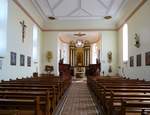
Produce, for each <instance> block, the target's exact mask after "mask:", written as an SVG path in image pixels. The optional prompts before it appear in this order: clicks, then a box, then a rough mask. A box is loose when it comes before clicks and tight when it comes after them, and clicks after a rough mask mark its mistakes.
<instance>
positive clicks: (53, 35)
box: [42, 32, 59, 75]
mask: <svg viewBox="0 0 150 115" xmlns="http://www.w3.org/2000/svg"><path fill="white" fill-rule="evenodd" d="M58 34H59V32H44V35H43V36H44V40H43V52H42V57H43V59H42V68H43V73H44V72H45V71H44V67H45V65H52V66H54V72H53V73H54V74H55V75H58V69H57V68H58V59H59V55H58V39H57V38H58ZM47 51H52V55H53V56H52V60H51V61H50V62H48V60H47V58H46V54H47Z"/></svg>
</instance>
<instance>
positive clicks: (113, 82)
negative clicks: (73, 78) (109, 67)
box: [88, 78, 150, 115]
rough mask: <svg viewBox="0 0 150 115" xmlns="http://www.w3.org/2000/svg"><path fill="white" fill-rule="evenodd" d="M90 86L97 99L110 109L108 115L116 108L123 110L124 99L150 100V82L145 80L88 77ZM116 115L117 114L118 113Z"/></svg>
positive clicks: (106, 108)
mask: <svg viewBox="0 0 150 115" xmlns="http://www.w3.org/2000/svg"><path fill="white" fill-rule="evenodd" d="M117 80H118V81H117ZM88 86H89V88H90V89H91V90H92V91H93V92H94V94H95V95H96V98H97V100H98V101H100V102H101V103H100V104H101V105H102V106H103V107H104V109H105V110H106V111H108V112H107V114H108V115H113V114H114V111H115V109H118V111H122V110H121V105H122V103H121V100H122V99H125V100H128V101H129V100H130V101H150V90H149V89H150V84H149V82H147V81H144V80H138V79H136V80H135V79H134V80H129V79H124V78H115V79H114V78H109V79H108V78H106V79H105V78H102V79H93V78H88ZM118 114H119V113H118ZM114 115H117V113H115V114H114ZM119 115H122V114H119Z"/></svg>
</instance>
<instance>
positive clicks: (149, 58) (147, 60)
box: [145, 52, 150, 66]
mask: <svg viewBox="0 0 150 115" xmlns="http://www.w3.org/2000/svg"><path fill="white" fill-rule="evenodd" d="M145 65H146V66H150V52H146V53H145Z"/></svg>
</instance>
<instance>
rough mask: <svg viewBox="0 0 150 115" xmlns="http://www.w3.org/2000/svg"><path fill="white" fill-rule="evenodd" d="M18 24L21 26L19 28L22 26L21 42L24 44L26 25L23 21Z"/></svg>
mask: <svg viewBox="0 0 150 115" xmlns="http://www.w3.org/2000/svg"><path fill="white" fill-rule="evenodd" d="M20 24H21V26H22V42H24V39H25V28H26V27H27V26H26V25H25V21H24V20H23V21H20Z"/></svg>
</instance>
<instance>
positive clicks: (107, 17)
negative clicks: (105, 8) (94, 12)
mask: <svg viewBox="0 0 150 115" xmlns="http://www.w3.org/2000/svg"><path fill="white" fill-rule="evenodd" d="M104 18H105V19H106V20H109V19H111V18H112V17H111V16H105V17H104Z"/></svg>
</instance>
